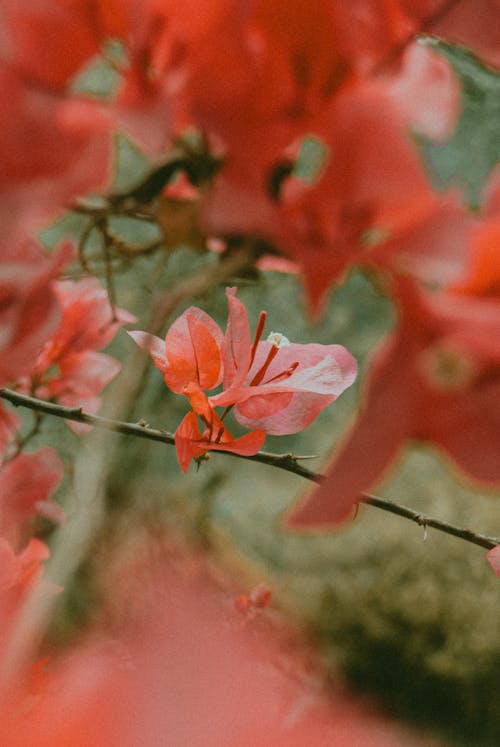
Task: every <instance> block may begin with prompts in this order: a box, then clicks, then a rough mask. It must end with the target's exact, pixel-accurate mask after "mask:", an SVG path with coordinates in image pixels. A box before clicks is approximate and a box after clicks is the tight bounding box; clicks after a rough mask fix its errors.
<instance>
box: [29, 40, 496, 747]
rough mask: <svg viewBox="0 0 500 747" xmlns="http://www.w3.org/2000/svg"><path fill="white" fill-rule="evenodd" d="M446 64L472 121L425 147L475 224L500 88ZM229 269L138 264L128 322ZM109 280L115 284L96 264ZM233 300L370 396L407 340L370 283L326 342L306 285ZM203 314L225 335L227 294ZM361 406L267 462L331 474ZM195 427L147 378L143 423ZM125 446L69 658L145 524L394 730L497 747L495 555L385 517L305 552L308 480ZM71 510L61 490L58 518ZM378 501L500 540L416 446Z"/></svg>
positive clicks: (259, 289) (442, 464)
mask: <svg viewBox="0 0 500 747" xmlns="http://www.w3.org/2000/svg"><path fill="white" fill-rule="evenodd" d="M440 51H441V52H442V53H443V54H445V55H446V56H448V57H449V59H450V60H451V61H452V63H453V65H454V67H455V69H456V71H457V72H458V74H459V75H460V77H461V79H462V91H463V93H462V114H461V118H460V121H459V124H458V127H457V130H456V133H455V135H454V137H453V138H452V139H451V141H450V142H448V143H447V144H446V145H440V146H431V145H429V144H427V143H425V142H421V143H420V145H421V148H422V153H423V155H424V158H425V160H426V163H427V164H428V167H429V170H430V172H431V174H432V175H433V178H434V179H435V183H436V184H437V185H438V186H443V187H444V186H445V185H446V186H447V187H449V186H450V185H456V186H457V187H458V188H459V189H461V190H462V191H463V193H464V195H465V196H466V199H467V201H468V202H469V203H470V204H471V205H472V206H473V207H477V206H478V205H479V204H480V190H481V185H482V184H483V182H484V179H485V177H486V175H487V174H488V172H489V171H490V170H491V168H492V167H493V166H494V165H495V164H496V163H497V162H498V161H500V135H499V132H500V130H499V122H500V77H499V76H497V75H494V74H493V73H491V72H490V71H489V70H487V69H486V68H485V67H483V66H482V65H481V64H480V63H478V62H477V61H476V60H475V59H474V58H473V57H472V56H470V55H469V54H467V53H465V52H464V51H462V50H460V49H458V48H452V47H448V46H445V45H441V46H440ZM108 75H109V71H107V70H106V69H101V68H100V69H95V70H91V71H89V72H88V74H87V76H86V77H85V80H84V81H83V83H82V85H83V84H84V85H85V86H87V87H94V89H95V90H96V91H97V92H99V90H100V88H102V89H103V90H104V89H105V88H106V86H107V85H109V80H108V78H107V76H108ZM312 157H313V155H311V158H312ZM147 170H148V164H147V163H146V162H145V160H144V159H143V158H142V156H141V154H140V153H138V152H137V150H136V149H135V148H134V146H133V144H132V143H130V142H128V141H126V140H125V139H123V138H120V139H119V140H118V141H117V171H116V187H117V188H122V189H123V188H126V187H127V186H129V185H131V184H134V183H135V182H137V181H138V179H139V178H140V176H141V175H142V174H144V173H146V172H147ZM82 220H83V219H82V217H81V216H77V215H76V214H70V215H68V216H67V217H65V218H64V219H63V220H61V221H59V222H58V224H57V225H56V226H54V227H52V228H51V229H49V230H48V231H46V232H45V233H44V236H43V239H44V241H45V243H46V244H47V245H48V246H53V245H54V244H55V243H56V242H57V241H58V240H59V239H60V238H61V237H62V236H65V235H68V234H70V235H72V236H75V237H78V235H79V234H80V233H81V231H82V230H83V222H82ZM114 228H115V230H116V231H118V232H119V231H123V232H124V233H125V234H126V235H127V237H128V238H130V237H131V236H133V235H134V232H137V237H138V239H139V238H140V239H141V240H143V239H144V234H143V231H144V227H143V226H137V225H133V224H132V222H130V221H129V222H128V223H124V224H121V225H120V224H119V222H118V223H117V224H116V225H115V226H114ZM141 232H142V233H141ZM151 238H154V235H153V234H152V236H151ZM91 249H92V248H91ZM95 251H96V253H97V254H98V253H99V246H98V245H97V243H96V246H95ZM216 261H217V257H216V256H215V255H214V256H206V255H203V254H200V253H199V252H197V251H196V250H194V249H192V248H189V247H187V246H180V247H179V248H178V249H177V250H176V251H175V252H172V253H170V254H169V255H168V256H167V255H166V254H163V255H162V256H158V255H157V254H156V255H153V256H150V257H144V258H141V260H140V261H135V262H134V263H133V264H130V266H127V265H126V263H125V264H123V265H121V266H120V267H119V268H117V270H116V276H115V280H116V288H117V294H118V297H117V301H118V304H119V305H122V306H125V307H126V308H127V309H129V310H130V311H132V312H134V313H136V314H137V315H138V316H139V317H140V315H141V312H142V311H143V305H144V299H145V298H146V299H147V297H148V292H149V289H150V284H151V278H152V277H157V276H159V275H161V277H162V279H163V278H164V282H165V286H167V285H168V286H170V285H172V284H173V283H175V281H176V278H179V279H180V278H182V277H183V276H184V275H185V274H186V272H187V271H189V272H192V271H194V270H195V269H196V268H202V267H204V266H208V265H210V264H212V263H215V262H216ZM95 267H96V269H97V271H99V270H100V267H99V263H98V262H96V263H95ZM162 282H163V280H162ZM236 282H237V284H238V288H239V292H238V295H239V297H240V298H241V300H242V301H243V302H244V303H245V305H246V307H247V309H248V312H249V316H250V321H251V324H252V326H253V327H254V326H255V323H256V320H257V317H258V313H259V311H260V310H261V309H265V310H266V311H267V312H268V328H267V333H269V332H271V331H278V332H281V333H283V334H284V335H286V336H287V337H288V338H289V339H290V340H291V341H294V342H312V341H315V342H321V343H325V344H328V343H340V344H343V345H345V346H346V347H347V348H348V349H349V350H350V351H351V353H352V354H353V355H354V356H355V357H356V358H357V360H358V362H359V364H360V373H361V375H360V377H359V379H358V381H359V380H362V373H363V371H364V370H366V366H367V365H368V364H369V359H370V355H371V354H372V353H373V351H374V349H375V347H376V345H377V343H378V341H379V340H381V339H382V338H383V337H384V335H385V334H386V333H387V332H388V331H390V329H391V327H392V325H393V323H394V311H393V308H392V306H391V304H390V303H389V301H388V300H387V299H386V298H385V297H384V295H383V292H382V291H381V289H379V288H377V287H375V286H374V285H373V284H372V282H371V280H370V278H369V277H366V276H363V275H362V274H359V273H354V274H352V275H351V276H350V277H349V279H348V282H347V283H346V284H345V285H343V286H342V287H341V288H340V289H339V290H338V291H336V292H332V294H331V300H330V304H329V308H328V309H327V312H326V314H325V316H324V319H323V321H321V322H319V323H318V324H315V325H314V326H312V325H311V324H310V322H309V321H308V319H307V316H306V314H305V309H304V307H303V306H300V304H299V303H298V302H297V299H299V298H300V297H301V289H300V280H299V279H298V278H297V277H295V276H294V275H285V274H281V273H266V274H261V275H257V274H255V275H254V274H252V275H251V276H246V277H242V278H237V279H236ZM194 303H195V304H196V305H198V306H200V307H202V308H203V309H204V310H205V311H206V312H208V313H209V314H210V315H212V316H213V317H214V318H215V319H216V320H217V321H218V322H219V324H220V325H221V326H222V327H224V326H225V321H226V314H227V309H226V301H225V296H224V288H223V287H220V288H218V289H217V290H216V291H215V292H213V293H212V294H210V295H208V296H206V297H204V298H200V299H197V300H195V301H194ZM186 305H189V304H186ZM182 310H183V309H182V308H179V309H178V314H180V313H181V311H182ZM133 345H134V344H133V342H132V341H131V340H130V338H128V337H127V335H126V334H125V332H124V331H123V330H122V331H121V332H120V334H119V335H118V336H117V339H116V340H115V342H114V343H113V346H112V347H111V350H110V352H112V353H113V354H115V355H117V356H118V357H119V358H121V360H122V361H123V365H124V366H125V367H126V366H127V358H128V356H129V355H130V353H131V352H132V348H133ZM358 401H359V387H358V386H357V385H355V386H353V387H352V388H351V389H350V390H348V391H347V392H346V393H344V394H343V395H342V397H341V398H340V399H339V400H338V401H337V402H336V403H335V404H334V405H332V406H330V407H329V408H327V409H326V410H325V411H324V412H323V413H321V415H320V416H319V417H318V418H317V420H316V421H315V422H314V423H313V424H312V425H311V426H310V427H309V428H307V429H306V430H305V431H304V432H302V433H299V434H297V435H296V436H287V437H283V438H278V437H268V439H267V441H266V446H265V448H266V450H267V451H272V452H277V453H283V452H285V453H289V452H291V453H293V454H300V455H315V458H314V459H312V460H311V461H308V462H306V463H305V464H306V466H308V467H310V468H311V469H313V470H315V471H321V468H322V465H323V463H324V461H325V457H326V455H327V454H328V453H329V452H330V451H331V450H332V448H334V447H335V445H336V444H337V443H338V442H339V439H341V437H342V434H343V432H344V431H345V429H346V427H347V426H348V424H349V422H350V419H351V418H352V417H353V414H354V413H355V412H356V407H357V404H358ZM185 412H186V406H185V402H184V401H183V399H182V398H181V397H176V396H175V395H172V394H171V393H170V392H169V391H168V390H167V388H166V387H165V385H164V383H163V380H162V377H161V375H160V373H159V372H158V371H157V370H156V369H154V368H153V366H150V367H149V369H148V374H147V379H146V380H145V381H144V386H143V387H142V389H141V395H140V397H139V399H138V400H137V401H136V402H135V403H134V406H133V412H132V411H131V412H130V418H129V419H130V420H132V421H138V420H139V419H143V420H144V421H146V422H147V423H149V424H150V425H151V426H152V427H155V428H164V429H165V430H168V431H174V430H175V428H176V426H177V424H178V423H179V422H180V420H181V418H182V417H183V416H184V414H185ZM27 417H29V416H27ZM110 438H121V442H122V445H121V450H120V461H119V463H117V464H116V465H115V469H114V471H113V475H112V478H111V480H110V483H109V490H108V505H107V516H106V520H105V522H104V525H103V527H102V531H101V533H100V535H99V536H98V537H96V538H95V547H94V549H93V552H92V553H91V554H90V556H89V558H88V560H86V561H85V563H83V565H82V566H81V568H80V570H79V572H78V574H77V577H76V579H75V582H74V585H73V587H72V588H70V589H69V590H68V592H67V594H66V595H65V596H64V598H63V599H62V601H61V604H60V605H59V611H58V616H57V619H56V622H55V624H54V626H53V630H52V632H51V636H52V638H53V640H57V641H58V642H65V641H69V640H70V639H71V638H72V636H73V635H74V634H75V633H76V632H77V631H78V630H80V629H81V628H82V626H85V625H86V624H88V622H89V620H90V619H91V618H92V615H93V614H94V610H95V608H96V606H98V605H99V604H100V602H101V601H102V600H100V599H99V593H100V592H99V589H98V588H97V586H96V584H95V583H94V576H95V563H96V557H101V558H102V553H103V552H106V548H107V547H109V546H110V543H113V542H116V543H119V542H120V537H122V536H125V535H126V533H127V532H128V531H129V529H130V528H131V527H133V526H137V525H138V523H139V524H140V525H141V526H144V527H145V528H146V529H147V530H149V531H151V532H153V531H158V530H159V528H161V527H165V528H167V529H168V528H169V527H171V528H173V529H174V530H175V532H176V533H179V534H181V535H183V536H184V537H186V538H187V539H188V541H189V542H192V543H193V544H195V545H197V546H200V547H203V548H204V549H205V550H207V551H208V552H209V553H211V554H212V555H213V557H214V558H215V559H216V560H217V561H219V562H220V563H221V564H222V565H223V566H224V567H225V568H227V569H228V570H229V571H234V572H236V573H237V574H238V578H239V579H246V580H247V584H246V586H245V588H242V591H246V590H247V589H248V588H250V587H251V585H252V584H254V583H258V582H261V581H263V582H265V583H266V584H268V585H269V586H270V587H271V588H272V589H273V603H274V604H275V605H277V606H278V607H280V608H282V609H283V610H285V611H286V613H287V614H288V615H289V616H291V618H292V619H293V620H295V621H296V622H297V624H298V625H300V626H302V627H303V628H304V629H305V630H306V631H307V634H308V635H309V636H310V638H311V640H312V641H313V642H314V643H315V644H317V646H318V647H319V649H320V651H321V655H322V657H323V658H324V660H325V662H326V663H327V666H328V670H329V672H331V676H332V679H335V680H337V679H338V678H339V677H341V678H343V679H344V680H345V681H346V682H347V683H348V684H349V685H351V686H353V687H354V688H356V689H357V690H358V691H360V692H362V693H364V694H365V695H367V696H368V697H369V698H370V699H373V700H375V701H376V702H378V703H381V704H382V705H383V707H384V708H385V709H386V710H387V712H388V713H390V714H391V715H393V716H396V717H400V718H403V719H405V720H407V721H408V722H410V723H413V724H415V725H418V726H421V727H422V726H423V727H425V728H428V729H430V731H431V732H435V733H436V734H438V735H441V736H444V737H445V738H446V739H447V740H448V742H449V743H450V744H455V745H457V746H460V745H470V746H475V745H477V746H478V747H496V745H498V744H499V743H500V707H499V704H500V678H499V671H500V614H499V600H500V586H499V585H498V579H497V578H496V577H495V576H494V574H493V573H492V571H491V569H490V567H489V566H488V564H487V562H486V560H485V557H484V556H485V552H484V551H482V550H481V549H480V548H477V547H474V546H473V545H470V544H467V543H465V542H463V541H461V540H458V539H454V538H452V537H448V536H445V535H443V534H440V533H437V532H435V531H433V530H428V532H424V529H423V528H421V527H418V526H417V525H415V524H413V523H410V522H408V521H407V520H405V519H402V518H399V517H397V516H393V515H391V514H388V513H385V512H383V511H380V510H378V509H376V508H373V507H371V506H365V507H362V508H361V509H360V510H359V513H358V515H357V516H356V517H355V518H354V519H353V520H352V521H351V522H348V523H347V524H346V525H344V526H343V527H341V528H339V530H338V531H337V532H335V533H332V534H322V535H317V536H301V535H299V534H293V533H291V532H289V531H286V530H285V529H284V527H283V526H282V518H283V513H284V512H285V511H286V510H287V509H288V508H289V507H290V506H291V505H292V504H293V502H294V501H295V500H297V498H298V497H299V496H300V495H301V494H302V492H303V491H304V490H308V489H309V488H310V485H309V484H307V483H306V482H305V481H304V480H302V478H299V477H297V476H295V475H292V474H287V473H285V472H281V471H279V470H277V469H274V468H271V467H268V466H265V465H261V464H254V463H251V462H248V461H243V460H237V459H234V458H232V457H229V456H225V455H221V454H212V455H211V456H210V458H209V459H208V460H206V461H204V462H203V463H202V464H201V467H200V469H199V470H197V469H196V465H192V466H191V467H190V469H189V471H188V473H187V475H186V476H183V475H182V474H181V471H180V468H179V467H178V464H177V461H176V457H175V452H174V449H173V448H171V447H168V446H164V445H161V444H155V443H151V442H148V441H141V440H138V439H132V438H128V439H127V437H121V436H117V435H116V436H114V435H113V436H111V435H110ZM76 439H77V437H76V436H75V435H74V434H72V433H70V432H69V430H68V429H67V428H66V427H65V426H64V424H62V423H60V422H48V421H47V422H45V423H44V427H43V431H42V434H41V436H40V437H39V442H40V445H41V444H46V443H53V444H54V445H55V446H57V448H58V449H59V450H60V453H61V455H62V456H63V458H64V457H67V459H68V462H69V460H70V458H71V454H72V453H73V450H74V448H75V444H76ZM34 445H36V442H34ZM70 479H71V475H70V474H69V475H68V476H67V477H66V480H70ZM64 493H65V486H64V485H63V487H62V488H61V490H60V496H61V500H63V499H64ZM376 493H377V494H378V495H381V496H383V497H386V498H390V499H393V500H394V501H397V502H399V503H402V504H403V505H405V506H409V507H411V508H413V509H415V510H417V511H422V512H424V513H429V514H431V515H433V516H435V517H437V518H441V519H444V520H448V521H450V522H451V523H454V524H459V525H462V526H467V527H470V528H471V529H474V530H476V531H478V532H482V533H485V534H491V535H498V534H499V533H500V530H499V526H500V503H499V501H498V495H493V494H490V495H488V494H486V493H485V492H480V491H477V490H474V489H473V488H472V486H468V485H465V484H464V483H463V482H461V479H460V478H459V476H458V475H457V474H456V473H454V472H453V471H452V468H451V467H450V464H449V463H448V462H447V461H446V460H445V459H444V458H442V457H441V456H440V455H439V454H438V453H437V452H435V451H432V450H430V449H427V448H425V449H424V448H422V447H420V446H419V445H418V444H415V445H414V446H412V448H410V449H407V450H406V451H405V452H404V454H403V455H402V458H401V459H400V460H399V461H398V463H397V465H396V466H395V468H394V469H393V471H392V472H391V474H390V475H388V477H387V480H386V481H385V483H384V484H383V485H380V486H379V487H378V488H377V490H376Z"/></svg>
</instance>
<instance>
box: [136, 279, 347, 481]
mask: <svg viewBox="0 0 500 747" xmlns="http://www.w3.org/2000/svg"><path fill="white" fill-rule="evenodd" d="M226 296H227V300H228V304H229V319H228V324H227V329H226V333H225V335H223V333H222V331H221V329H220V327H219V326H218V325H217V324H216V322H214V320H213V319H211V317H209V316H208V314H205V312H203V311H201V309H197V308H196V307H194V306H191V307H190V308H189V309H187V310H186V311H185V312H184V313H183V314H182V315H181V316H180V317H179V318H178V319H177V320H176V321H175V322H174V324H173V325H172V326H171V327H170V329H169V331H168V332H167V336H166V338H165V341H163V340H161V339H160V338H158V337H155V336H154V335H150V334H148V333H146V332H129V334H130V336H131V337H132V338H133V339H134V340H135V342H136V343H137V344H138V345H139V346H140V347H142V348H144V349H145V350H147V351H148V352H149V354H150V355H151V358H152V360H153V363H154V364H155V366H156V368H158V369H159V370H160V371H161V372H162V374H163V378H164V380H165V383H166V384H167V386H168V387H169V388H170V389H172V391H174V392H176V393H177V394H184V395H185V396H186V397H188V399H189V402H190V404H191V407H192V408H193V412H190V413H189V414H188V415H186V417H185V418H184V420H183V421H182V423H181V424H180V426H179V427H178V429H177V431H176V434H175V442H176V447H177V456H178V459H179V463H180V465H181V468H182V469H183V471H185V470H186V469H187V466H188V464H189V462H190V461H191V459H193V458H196V457H199V456H201V455H202V454H204V453H205V452H206V451H209V450H219V451H232V452H234V453H238V454H244V455H247V456H249V455H251V454H255V453H256V452H257V451H258V450H259V449H260V448H261V447H262V445H263V443H264V438H265V434H266V433H271V434H276V435H277V434H289V433H296V432H297V431H300V430H302V429H303V428H305V427H306V426H307V425H309V423H311V422H312V421H313V420H314V418H315V417H316V416H317V415H318V414H319V413H320V412H321V411H322V410H323V409H324V408H325V407H326V406H327V405H329V404H330V403H331V402H333V401H334V400H335V399H336V398H337V397H338V396H339V395H340V394H341V393H342V392H343V391H344V389H346V388H347V387H348V386H349V385H350V384H352V382H353V381H354V378H355V376H356V362H355V360H354V358H353V357H352V356H351V355H350V353H348V352H347V350H346V349H345V348H344V347H342V345H319V344H315V343H313V344H310V345H297V344H290V343H288V340H286V338H285V337H284V336H283V335H280V334H277V333H273V334H272V335H271V336H270V339H269V340H267V341H262V340H261V337H262V333H263V331H264V326H265V320H266V316H267V315H266V313H265V312H261V314H260V317H259V321H258V323H257V329H256V332H255V336H254V339H253V341H252V340H251V337H250V325H249V323H248V315H247V312H246V309H245V307H244V305H243V304H242V302H241V301H240V300H239V299H238V298H237V297H236V289H235V288H228V289H227V290H226ZM219 384H222V392H220V393H219V394H215V395H212V396H211V397H207V395H206V393H205V391H204V390H210V389H213V388H214V387H216V386H218V385H219ZM215 407H225V408H226V409H225V411H224V413H223V414H222V415H221V416H220V417H219V416H218V415H217V413H216V412H215V409H214V408H215ZM232 408H234V415H235V417H236V419H237V420H238V422H239V423H240V424H241V425H243V426H245V427H246V428H250V429H251V431H252V433H248V434H246V435H245V436H241V437H240V438H236V439H235V438H233V436H232V435H231V434H230V432H229V431H228V430H227V428H226V426H225V425H224V423H223V422H222V421H223V419H224V417H225V415H226V414H227V413H228V412H229V410H230V409H232ZM197 416H198V417H199V418H200V419H201V420H202V422H203V423H204V426H205V427H204V430H203V432H201V431H200V429H199V425H198V420H197Z"/></svg>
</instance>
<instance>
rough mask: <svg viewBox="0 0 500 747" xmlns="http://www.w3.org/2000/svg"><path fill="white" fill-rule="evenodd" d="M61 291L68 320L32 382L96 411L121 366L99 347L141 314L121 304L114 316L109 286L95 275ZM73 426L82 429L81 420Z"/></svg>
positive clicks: (47, 393)
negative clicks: (134, 312)
mask: <svg viewBox="0 0 500 747" xmlns="http://www.w3.org/2000/svg"><path fill="white" fill-rule="evenodd" d="M55 292H56V295H57V298H58V300H59V303H60V306H61V310H62V319H61V322H60V324H59V326H58V327H57V329H56V331H55V333H54V334H53V335H52V337H51V338H50V339H49V340H48V341H47V342H46V344H45V346H44V348H43V350H42V351H41V353H40V355H39V356H38V358H37V359H36V362H35V365H34V366H33V368H32V370H31V377H32V383H33V384H34V387H35V392H36V394H37V396H40V397H44V398H47V399H57V400H58V401H59V402H61V404H64V405H66V406H68V407H78V406H84V407H85V408H86V409H87V410H89V411H91V412H95V411H97V410H98V409H99V406H100V404H101V398H100V397H99V394H100V392H101V391H102V389H103V388H104V387H105V386H106V385H107V384H108V383H109V382H110V381H111V380H112V379H113V378H114V377H115V376H116V375H117V373H118V371H119V370H120V363H119V362H118V361H117V360H116V359H115V358H112V357H111V356H109V355H106V354H105V353H99V352H96V351H98V350H99V349H101V348H103V347H105V346H106V345H108V344H109V343H110V342H111V340H112V339H113V337H114V336H115V334H116V332H117V331H118V329H119V328H120V327H121V326H122V325H123V324H126V323H128V322H131V321H135V317H134V316H133V315H132V314H129V313H128V312H127V311H125V310H124V309H119V308H117V309H115V314H114V317H113V314H112V312H111V307H110V305H109V301H108V297H107V292H106V289H105V288H104V287H103V286H102V285H101V283H100V282H99V281H98V280H96V279H95V278H85V279H84V280H80V281H78V282H72V281H61V282H58V283H56V284H55ZM54 367H56V368H57V370H54ZM21 383H22V385H23V386H24V388H28V387H30V386H31V384H30V382H28V381H26V380H23V381H22V382H21ZM71 427H72V428H73V429H74V430H77V431H81V430H82V427H81V425H76V428H75V424H71Z"/></svg>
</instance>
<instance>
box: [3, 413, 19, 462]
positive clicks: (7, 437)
mask: <svg viewBox="0 0 500 747" xmlns="http://www.w3.org/2000/svg"><path fill="white" fill-rule="evenodd" d="M19 425H20V420H19V418H18V417H17V415H14V413H13V412H11V411H10V410H6V409H5V407H3V405H2V404H0V459H1V458H2V456H3V454H4V453H5V451H6V449H7V447H8V446H9V444H11V443H12V441H13V440H14V436H15V435H16V431H17V429H18V428H19Z"/></svg>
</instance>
